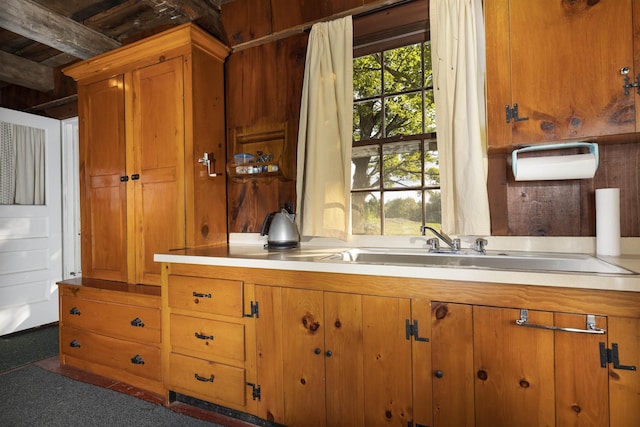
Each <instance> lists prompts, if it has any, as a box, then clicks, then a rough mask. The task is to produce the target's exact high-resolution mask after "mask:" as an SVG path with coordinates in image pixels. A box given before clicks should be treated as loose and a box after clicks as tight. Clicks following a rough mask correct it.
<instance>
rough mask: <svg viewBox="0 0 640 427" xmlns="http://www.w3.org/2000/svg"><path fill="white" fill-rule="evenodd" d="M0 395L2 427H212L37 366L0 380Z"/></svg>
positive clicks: (4, 376)
mask: <svg viewBox="0 0 640 427" xmlns="http://www.w3.org/2000/svg"><path fill="white" fill-rule="evenodd" d="M0 390H2V398H1V399H0V425H2V426H11V427H14V426H15V427H19V426H25V427H27V426H28V427H31V426H65V427H68V426H80V425H81V426H187V427H190V426H194V427H197V426H203V427H204V426H208V427H211V426H212V425H214V426H215V425H216V424H211V423H208V422H206V421H202V420H199V419H196V418H191V417H189V416H187V415H183V414H180V413H177V412H173V411H171V410H170V409H167V408H165V407H163V406H160V405H156V404H153V403H149V402H146V401H144V400H141V399H138V398H136V397H133V396H128V395H125V394H122V393H118V392H116V391H113V390H109V389H106V388H102V387H98V386H94V385H91V384H86V383H83V382H79V381H74V380H72V379H70V378H67V377H65V376H63V375H58V374H55V373H52V372H49V371H47V370H45V369H42V368H40V367H39V366H36V365H28V366H24V367H21V368H18V369H14V370H12V371H8V372H5V373H3V374H0Z"/></svg>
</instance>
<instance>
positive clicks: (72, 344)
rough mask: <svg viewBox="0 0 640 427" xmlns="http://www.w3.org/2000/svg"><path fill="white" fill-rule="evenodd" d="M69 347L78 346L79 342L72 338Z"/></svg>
mask: <svg viewBox="0 0 640 427" xmlns="http://www.w3.org/2000/svg"><path fill="white" fill-rule="evenodd" d="M69 347H73V348H80V343H79V342H78V340H73V341H71V342H70V343H69Z"/></svg>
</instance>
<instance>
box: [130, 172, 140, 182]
mask: <svg viewBox="0 0 640 427" xmlns="http://www.w3.org/2000/svg"><path fill="white" fill-rule="evenodd" d="M136 179H140V174H139V173H133V174H131V181H135V180H136Z"/></svg>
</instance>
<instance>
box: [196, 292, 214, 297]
mask: <svg viewBox="0 0 640 427" xmlns="http://www.w3.org/2000/svg"><path fill="white" fill-rule="evenodd" d="M192 295H193V296H194V297H196V298H211V294H201V293H200V292H195V291H194V292H193V293H192Z"/></svg>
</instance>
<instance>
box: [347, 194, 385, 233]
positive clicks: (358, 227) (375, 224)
mask: <svg viewBox="0 0 640 427" xmlns="http://www.w3.org/2000/svg"><path fill="white" fill-rule="evenodd" d="M351 215H352V219H353V221H352V222H353V226H352V227H353V230H352V233H353V234H368V235H371V234H378V235H379V234H380V233H381V229H380V193H379V192H371V193H353V194H352V195H351Z"/></svg>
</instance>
